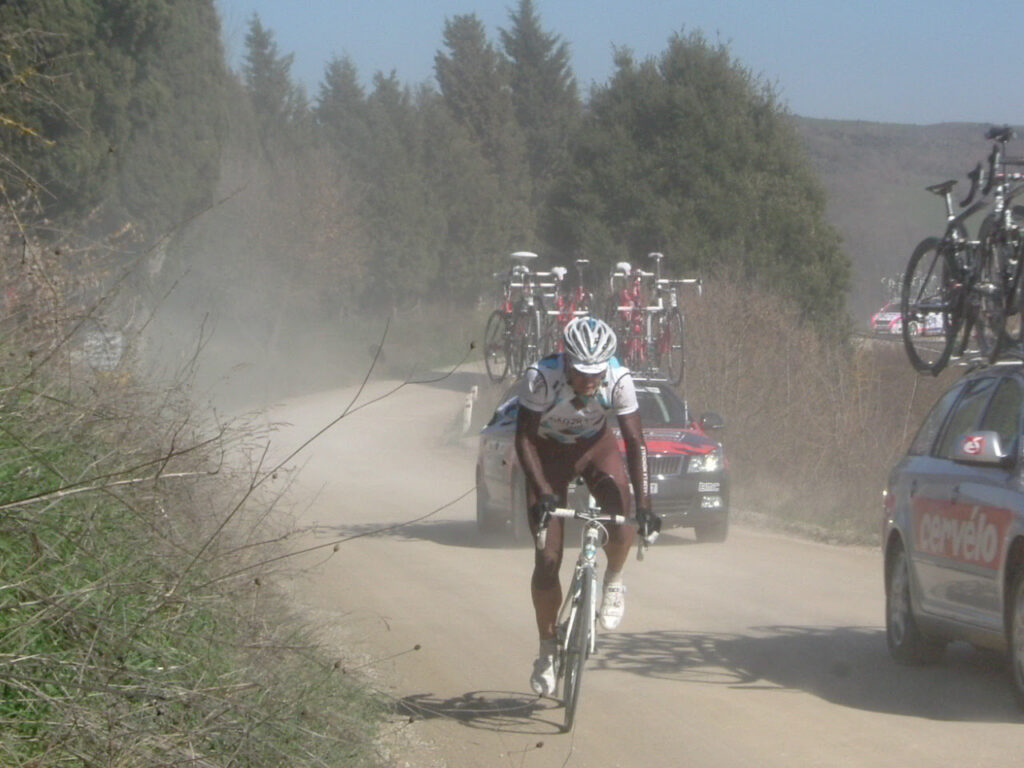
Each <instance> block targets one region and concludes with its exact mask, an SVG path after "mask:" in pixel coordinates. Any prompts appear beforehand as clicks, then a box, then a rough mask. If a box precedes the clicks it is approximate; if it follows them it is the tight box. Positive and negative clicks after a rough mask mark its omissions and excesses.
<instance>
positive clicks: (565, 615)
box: [537, 506, 657, 731]
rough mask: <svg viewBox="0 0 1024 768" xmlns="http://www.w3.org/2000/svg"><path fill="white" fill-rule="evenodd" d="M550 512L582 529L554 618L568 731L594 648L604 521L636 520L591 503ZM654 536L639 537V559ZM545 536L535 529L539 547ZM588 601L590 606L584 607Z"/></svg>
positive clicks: (605, 534) (622, 522)
mask: <svg viewBox="0 0 1024 768" xmlns="http://www.w3.org/2000/svg"><path fill="white" fill-rule="evenodd" d="M551 516H552V517H558V518H574V519H577V520H582V521H583V530H582V532H581V533H580V553H579V556H578V557H577V559H576V565H575V567H574V568H573V575H572V580H571V582H570V583H569V589H568V590H566V593H565V599H564V600H563V601H562V607H561V608H560V609H559V611H558V618H557V621H556V622H555V629H556V637H557V642H558V659H557V674H558V678H559V680H561V682H562V700H563V702H564V703H565V726H564V729H565V730H566V731H568V730H569V729H571V728H572V725H573V721H574V719H575V716H576V707H577V705H578V704H579V691H580V680H581V677H582V674H583V669H584V666H585V664H586V659H587V657H589V656H590V655H591V654H592V653H593V652H594V650H595V648H596V644H597V639H596V638H597V632H596V621H595V619H596V607H595V603H594V601H595V599H596V595H597V552H598V550H599V549H601V548H602V547H603V546H604V545H605V543H607V541H608V529H607V528H605V523H613V524H616V525H635V524H636V522H635V521H634V520H633V519H632V518H628V517H624V516H623V515H602V514H601V510H600V509H599V508H597V507H593V506H592V507H589V508H588V509H587V510H584V511H578V510H573V509H555V510H553V511H552V513H551ZM656 538H657V534H656V533H655V534H653V535H652V536H651V537H650V538H649V539H644V538H643V537H640V538H639V539H638V542H637V558H638V559H640V560H642V559H643V553H644V551H645V550H646V548H647V547H648V546H650V544H651V543H653V542H654V540H655V539H656ZM546 539H547V531H546V530H541V531H540V532H538V534H537V548H538V549H543V548H544V544H545V542H546ZM588 605H589V610H586V607H587V606H588ZM580 632H583V636H582V637H583V641H584V642H583V644H582V645H583V649H582V657H579V654H580V649H578V648H573V642H574V641H578V640H579V638H580V635H579V633H580Z"/></svg>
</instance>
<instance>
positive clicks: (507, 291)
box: [484, 251, 544, 382]
mask: <svg viewBox="0 0 1024 768" xmlns="http://www.w3.org/2000/svg"><path fill="white" fill-rule="evenodd" d="M536 258H537V254H536V253H533V252H531V251H516V252H515V253H513V254H512V260H513V262H515V263H513V265H512V267H511V268H510V269H509V270H508V271H507V272H498V273H495V275H494V277H496V278H500V279H501V280H502V296H501V300H500V307H499V308H498V309H496V310H494V311H493V312H491V314H490V316H489V317H488V318H487V325H486V326H485V329H484V366H485V367H486V368H487V375H488V377H489V378H490V379H491V381H494V382H499V381H502V380H503V379H504V378H505V377H506V376H507V375H508V374H509V372H510V371H511V373H512V375H513V376H518V375H520V374H521V373H522V372H523V371H524V370H525V368H526V366H527V365H529V364H530V363H531V362H533V360H534V359H535V358H536V357H537V356H538V352H539V350H540V344H541V338H542V334H543V327H544V300H543V295H542V293H541V290H540V289H541V286H540V285H539V284H538V282H537V277H538V274H537V273H534V272H533V271H531V269H530V267H529V266H528V264H529V263H530V262H531V261H534V260H535V259H536ZM541 274H543V273H541Z"/></svg>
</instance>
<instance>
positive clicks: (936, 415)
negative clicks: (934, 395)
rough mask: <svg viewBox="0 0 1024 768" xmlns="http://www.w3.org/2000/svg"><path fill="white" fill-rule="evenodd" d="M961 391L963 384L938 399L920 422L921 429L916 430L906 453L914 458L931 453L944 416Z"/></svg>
mask: <svg viewBox="0 0 1024 768" xmlns="http://www.w3.org/2000/svg"><path fill="white" fill-rule="evenodd" d="M962 391H963V384H958V385H957V386H955V387H953V388H952V389H951V390H949V391H948V392H946V394H944V395H943V396H942V397H940V398H939V399H938V401H937V402H936V403H935V405H933V406H932V409H931V410H930V411H929V412H928V415H927V416H925V419H924V421H923V422H921V428H920V429H918V430H917V434H916V435H915V436H914V439H913V441H912V442H911V443H910V449H909V450H908V451H907V453H910V454H912V455H915V456H926V455H927V454H929V453H931V451H932V446H933V445H935V438H936V437H938V436H939V430H941V429H942V425H943V424H944V423H945V421H946V414H947V413H949V409H950V407H951V406H952V405H953V403H955V402H956V399H957V398H958V397H959V396H960V392H962Z"/></svg>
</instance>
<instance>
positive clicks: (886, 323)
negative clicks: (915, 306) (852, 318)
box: [868, 301, 944, 336]
mask: <svg viewBox="0 0 1024 768" xmlns="http://www.w3.org/2000/svg"><path fill="white" fill-rule="evenodd" d="M868 325H869V327H870V328H871V332H872V333H878V334H882V335H888V334H892V335H894V336H899V335H900V334H902V333H903V316H902V315H901V314H900V303H899V302H898V301H890V302H889V303H888V304H886V305H885V306H884V307H882V308H881V309H880V310H878V311H877V312H875V314H873V315H872V316H871V320H870V321H869V322H868ZM943 331H944V327H943V322H942V314H941V313H939V312H929V313H928V314H927V315H925V318H924V325H923V326H922V325H921V324H920V323H917V322H915V323H914V325H913V326H912V327H911V329H910V335H911V336H940V335H942V333H943Z"/></svg>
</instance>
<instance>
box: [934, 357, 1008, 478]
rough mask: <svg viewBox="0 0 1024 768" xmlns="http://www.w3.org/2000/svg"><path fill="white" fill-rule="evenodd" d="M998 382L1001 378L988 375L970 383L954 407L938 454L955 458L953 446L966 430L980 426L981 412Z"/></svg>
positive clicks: (969, 430)
mask: <svg viewBox="0 0 1024 768" xmlns="http://www.w3.org/2000/svg"><path fill="white" fill-rule="evenodd" d="M998 383H999V379H997V378H994V377H986V378H982V379H975V380H974V381H972V382H971V383H970V384H969V385H968V389H967V391H966V392H965V393H964V396H963V397H962V398H960V402H958V403H957V404H956V406H955V407H954V409H953V412H952V413H951V414H950V416H949V421H948V422H947V423H946V428H945V431H944V432H943V433H942V436H941V437H940V438H939V445H938V448H937V450H936V451H935V454H936V455H937V456H940V457H941V458H944V459H951V458H953V447H954V446H955V445H956V442H957V440H958V439H959V438H960V437H961V436H962V435H963V434H964V433H965V432H971V431H973V430H974V429H975V428H976V427H977V426H978V422H979V421H980V419H981V414H982V413H983V412H984V410H985V406H986V405H987V404H988V400H989V398H990V397H991V396H992V392H993V390H994V389H995V388H996V385H997V384H998Z"/></svg>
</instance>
